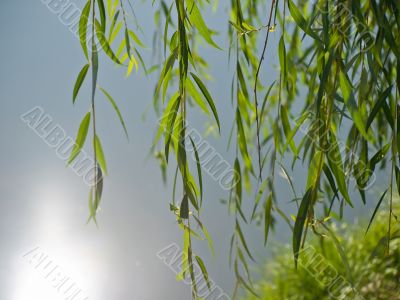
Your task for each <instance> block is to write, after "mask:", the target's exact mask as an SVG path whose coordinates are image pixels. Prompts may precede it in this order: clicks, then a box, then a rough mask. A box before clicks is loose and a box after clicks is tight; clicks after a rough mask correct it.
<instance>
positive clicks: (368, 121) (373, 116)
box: [365, 86, 392, 130]
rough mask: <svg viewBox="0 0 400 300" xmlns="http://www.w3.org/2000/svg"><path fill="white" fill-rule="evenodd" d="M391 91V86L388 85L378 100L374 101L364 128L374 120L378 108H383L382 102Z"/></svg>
mask: <svg viewBox="0 0 400 300" xmlns="http://www.w3.org/2000/svg"><path fill="white" fill-rule="evenodd" d="M391 91H392V86H389V87H388V88H387V89H386V90H385V91H384V92H383V93H382V94H381V95H380V97H379V99H378V101H377V102H376V103H375V105H374V107H373V108H372V110H371V113H370V114H369V116H368V120H367V125H366V126H365V129H366V130H368V128H369V127H370V126H371V124H372V122H373V121H374V119H375V117H376V115H377V114H378V112H379V110H380V109H381V108H383V103H384V102H386V99H387V97H389V95H390V93H391Z"/></svg>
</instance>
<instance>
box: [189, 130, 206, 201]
mask: <svg viewBox="0 0 400 300" xmlns="http://www.w3.org/2000/svg"><path fill="white" fill-rule="evenodd" d="M189 138H190V142H191V143H192V147H193V150H194V155H195V158H196V165H197V177H198V179H199V187H200V206H201V203H202V202H203V177H202V175H201V164H200V158H199V153H198V151H197V148H196V144H195V143H194V142H193V139H192V138H191V137H189Z"/></svg>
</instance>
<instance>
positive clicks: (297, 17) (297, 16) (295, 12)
mask: <svg viewBox="0 0 400 300" xmlns="http://www.w3.org/2000/svg"><path fill="white" fill-rule="evenodd" d="M288 6H289V11H290V14H291V15H292V17H293V19H294V21H295V22H296V24H297V26H299V27H300V28H301V29H302V30H303V31H304V32H305V33H306V34H308V35H309V36H310V37H312V38H313V39H315V40H317V41H319V42H321V39H320V38H319V36H318V35H317V34H316V33H315V32H314V31H312V30H311V28H310V27H309V25H308V22H307V21H306V20H305V19H304V17H303V14H302V13H301V12H300V11H299V9H298V8H297V6H296V5H295V4H294V2H293V1H292V0H288Z"/></svg>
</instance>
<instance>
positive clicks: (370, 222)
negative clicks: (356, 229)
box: [365, 189, 388, 234]
mask: <svg viewBox="0 0 400 300" xmlns="http://www.w3.org/2000/svg"><path fill="white" fill-rule="evenodd" d="M387 191H388V190H387V189H386V191H384V192H383V194H382V196H381V197H380V198H379V201H378V203H377V204H376V206H375V209H374V212H373V214H372V217H371V220H370V221H369V223H368V227H367V230H366V231H365V234H367V233H368V230H369V228H370V227H371V224H372V222H373V221H374V218H375V215H376V213H377V212H378V210H379V207H380V206H381V204H382V201H383V199H384V198H385V195H386V193H387Z"/></svg>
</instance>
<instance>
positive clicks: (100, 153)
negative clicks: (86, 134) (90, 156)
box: [94, 134, 107, 175]
mask: <svg viewBox="0 0 400 300" xmlns="http://www.w3.org/2000/svg"><path fill="white" fill-rule="evenodd" d="M94 144H95V150H96V156H97V161H98V163H99V165H100V168H101V170H102V171H103V172H104V174H106V175H107V163H106V159H105V156H104V152H103V147H102V146H101V142H100V139H99V137H98V136H97V134H96V135H95V138H94Z"/></svg>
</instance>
